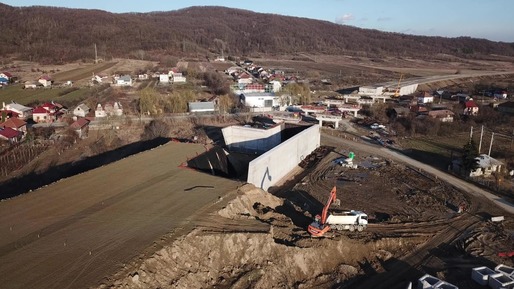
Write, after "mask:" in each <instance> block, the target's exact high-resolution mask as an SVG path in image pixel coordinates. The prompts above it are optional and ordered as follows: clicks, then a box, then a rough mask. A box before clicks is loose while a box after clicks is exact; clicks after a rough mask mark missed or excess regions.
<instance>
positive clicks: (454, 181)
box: [322, 133, 514, 214]
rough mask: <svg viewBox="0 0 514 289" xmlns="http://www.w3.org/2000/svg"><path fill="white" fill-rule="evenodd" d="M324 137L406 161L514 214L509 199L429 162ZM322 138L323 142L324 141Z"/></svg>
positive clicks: (349, 141) (375, 147)
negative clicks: (435, 166) (425, 162)
mask: <svg viewBox="0 0 514 289" xmlns="http://www.w3.org/2000/svg"><path fill="white" fill-rule="evenodd" d="M322 137H323V138H324V139H325V140H326V141H329V142H335V143H345V144H346V145H349V146H351V147H356V148H358V149H359V150H364V151H367V152H369V153H372V154H377V155H380V156H382V157H387V158H391V159H393V160H396V161H400V162H403V163H406V164H408V165H410V166H412V167H415V168H418V169H421V170H423V171H425V172H428V173H430V174H432V175H434V176H437V177H438V178H440V179H442V180H445V181H446V182H448V183H450V184H452V185H454V186H455V187H457V188H459V189H462V190H463V191H465V192H468V193H470V194H472V195H475V196H478V195H482V196H484V197H486V198H487V199H489V200H491V201H492V202H493V203H494V204H496V205H497V206H498V207H500V208H502V209H503V210H505V211H506V212H508V213H510V214H514V204H512V203H509V202H508V201H507V200H505V199H503V198H502V197H498V196H495V195H493V194H491V193H490V192H488V191H486V190H483V189H481V188H479V187H477V186H475V185H473V184H471V183H468V182H466V181H464V180H461V179H459V178H457V177H455V176H453V175H450V174H448V173H446V172H443V171H440V170H438V169H435V168H433V167H431V166H429V165H427V164H424V163H422V162H419V161H416V160H414V159H412V158H410V157H407V156H405V155H402V154H400V153H397V152H395V151H392V150H390V149H388V148H384V147H381V146H378V145H373V144H368V143H366V142H364V141H361V142H355V141H352V140H349V139H343V138H339V137H335V136H331V135H328V134H326V133H323V134H322ZM323 138H322V143H324V141H323Z"/></svg>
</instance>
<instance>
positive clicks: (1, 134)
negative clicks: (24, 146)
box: [0, 127, 21, 143]
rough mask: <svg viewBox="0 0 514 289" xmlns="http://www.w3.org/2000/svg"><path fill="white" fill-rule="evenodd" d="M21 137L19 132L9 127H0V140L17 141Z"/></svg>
mask: <svg viewBox="0 0 514 289" xmlns="http://www.w3.org/2000/svg"><path fill="white" fill-rule="evenodd" d="M20 138H21V132H19V131H17V130H14V129H12V128H10V127H4V128H0V140H6V141H8V142H9V143H17V142H18V141H19V139H20Z"/></svg>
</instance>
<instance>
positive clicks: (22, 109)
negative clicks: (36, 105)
mask: <svg viewBox="0 0 514 289" xmlns="http://www.w3.org/2000/svg"><path fill="white" fill-rule="evenodd" d="M2 110H10V111H13V112H15V113H17V114H18V117H19V118H21V119H28V118H30V117H32V107H28V106H24V105H21V104H19V103H16V102H14V101H13V102H11V103H9V104H7V105H5V103H4V104H3V108H2Z"/></svg>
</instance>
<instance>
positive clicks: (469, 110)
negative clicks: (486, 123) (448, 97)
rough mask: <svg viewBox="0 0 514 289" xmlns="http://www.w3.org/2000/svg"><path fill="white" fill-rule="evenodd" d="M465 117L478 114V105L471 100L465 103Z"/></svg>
mask: <svg viewBox="0 0 514 289" xmlns="http://www.w3.org/2000/svg"><path fill="white" fill-rule="evenodd" d="M463 106H464V111H463V114H464V115H477V114H478V109H479V108H478V105H477V104H476V103H475V102H474V101H473V100H472V99H471V100H468V101H466V102H464V105H463Z"/></svg>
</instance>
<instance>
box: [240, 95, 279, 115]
mask: <svg viewBox="0 0 514 289" xmlns="http://www.w3.org/2000/svg"><path fill="white" fill-rule="evenodd" d="M239 99H240V101H241V102H242V103H244V105H245V106H247V107H250V108H259V109H260V110H262V109H264V110H262V111H271V110H273V107H276V106H280V97H278V96H276V95H275V94H274V93H244V94H241V95H240V96H239Z"/></svg>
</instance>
